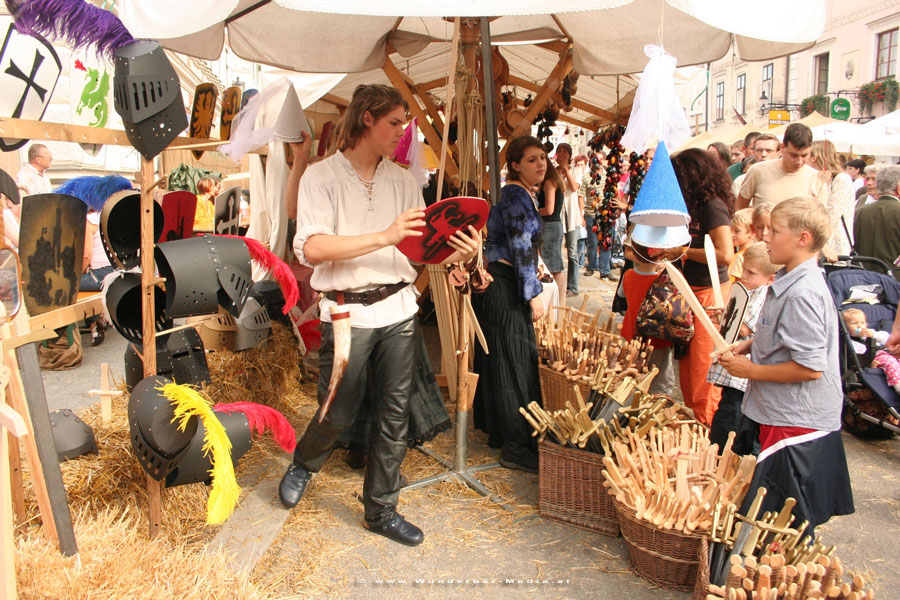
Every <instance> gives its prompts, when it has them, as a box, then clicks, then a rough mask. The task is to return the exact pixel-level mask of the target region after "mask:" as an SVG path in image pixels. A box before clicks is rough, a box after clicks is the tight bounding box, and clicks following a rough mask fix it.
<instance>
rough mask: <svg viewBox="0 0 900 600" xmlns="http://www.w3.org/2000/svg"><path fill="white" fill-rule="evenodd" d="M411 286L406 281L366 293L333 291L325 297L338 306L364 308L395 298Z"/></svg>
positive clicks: (326, 293)
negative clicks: (355, 305) (356, 305)
mask: <svg viewBox="0 0 900 600" xmlns="http://www.w3.org/2000/svg"><path fill="white" fill-rule="evenodd" d="M408 285H409V284H408V283H406V282H405V281H399V282H397V283H389V284H387V285H382V286H380V287H377V288H375V289H372V290H366V291H365V292H344V291H339V290H338V291H331V292H325V297H326V298H328V299H329V300H332V301H334V302H337V303H338V304H362V305H363V306H371V305H372V304H375V303H376V302H381V301H382V300H384V299H385V298H388V297H390V296H393V295H394V294H396V293H397V292H399V291H400V290H402V289H403V288H405V287H406V286H408Z"/></svg>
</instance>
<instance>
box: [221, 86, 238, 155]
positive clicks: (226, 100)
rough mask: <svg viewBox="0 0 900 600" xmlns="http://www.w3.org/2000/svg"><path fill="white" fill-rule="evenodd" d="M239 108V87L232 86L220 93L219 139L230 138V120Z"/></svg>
mask: <svg viewBox="0 0 900 600" xmlns="http://www.w3.org/2000/svg"><path fill="white" fill-rule="evenodd" d="M240 109H241V88H240V87H239V86H236V85H235V86H232V87H230V88H227V89H226V90H225V92H224V93H223V94H222V123H221V125H220V126H219V139H220V140H222V141H223V142H224V141H226V140H230V139H231V122H232V121H233V120H234V117H235V115H237V113H238V111H239V110H240Z"/></svg>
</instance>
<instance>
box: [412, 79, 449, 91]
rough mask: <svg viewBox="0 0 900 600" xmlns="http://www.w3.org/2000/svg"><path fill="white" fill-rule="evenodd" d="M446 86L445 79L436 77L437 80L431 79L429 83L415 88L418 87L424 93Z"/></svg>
mask: <svg viewBox="0 0 900 600" xmlns="http://www.w3.org/2000/svg"><path fill="white" fill-rule="evenodd" d="M445 85H447V78H446V77H438V78H437V79H432V80H431V81H426V82H425V83H420V84H419V85H418V86H416V87H420V88H422V89H423V90H425V91H428V90H433V89H434V88H439V87H443V86H445Z"/></svg>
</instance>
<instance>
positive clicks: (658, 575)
mask: <svg viewBox="0 0 900 600" xmlns="http://www.w3.org/2000/svg"><path fill="white" fill-rule="evenodd" d="M615 506H616V512H617V514H618V515H619V528H620V529H621V530H622V537H623V538H625V544H626V545H627V546H628V555H629V560H630V561H631V566H632V567H633V568H634V570H635V571H636V572H637V574H638V575H640V576H641V577H643V578H644V579H646V580H648V581H650V582H651V583H655V584H656V585H659V586H661V587H664V588H666V589H671V590H681V591H684V592H690V591H693V590H694V587H695V584H696V583H697V566H698V564H699V552H700V542H701V540H702V538H703V536H701V535H700V534H697V533H694V534H691V535H685V534H683V533H681V532H676V531H674V530H666V529H660V528H658V527H654V526H653V524H651V523H648V522H647V521H644V520H642V519H638V518H637V516H636V515H635V513H634V511H633V510H631V509H630V508H628V507H627V506H625V505H623V504H620V503H619V502H615Z"/></svg>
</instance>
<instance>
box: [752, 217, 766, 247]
mask: <svg viewBox="0 0 900 600" xmlns="http://www.w3.org/2000/svg"><path fill="white" fill-rule="evenodd" d="M768 232H769V214H768V213H763V214H761V215H759V216H758V217H757V216H754V217H753V233H754V234H755V235H756V239H757V241H760V242H764V241H765V239H764V238H765V235H766V233H768Z"/></svg>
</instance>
